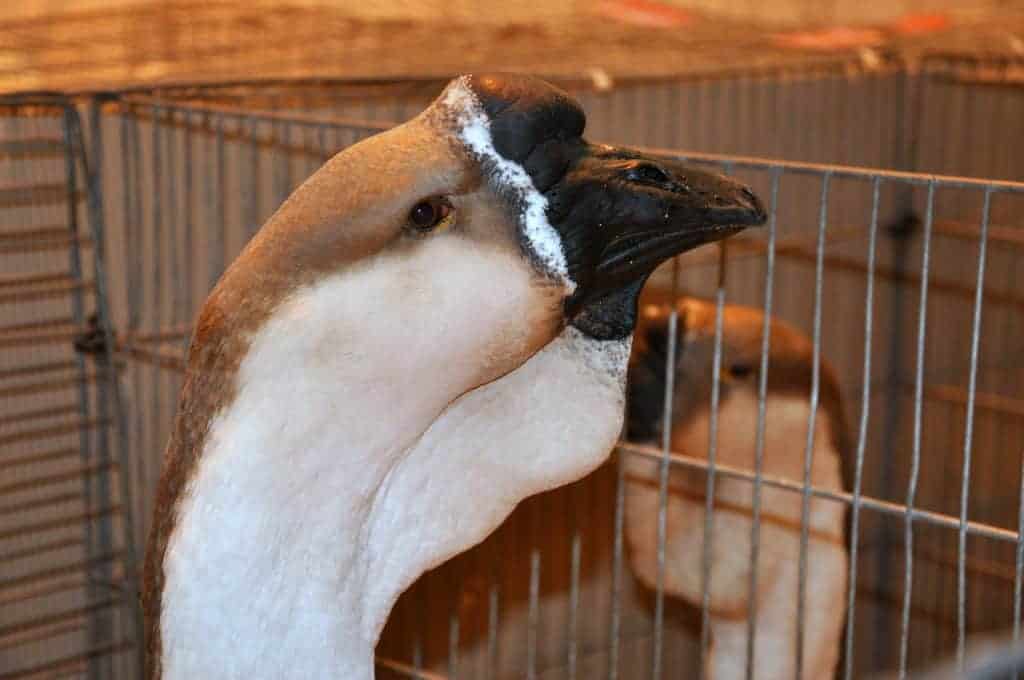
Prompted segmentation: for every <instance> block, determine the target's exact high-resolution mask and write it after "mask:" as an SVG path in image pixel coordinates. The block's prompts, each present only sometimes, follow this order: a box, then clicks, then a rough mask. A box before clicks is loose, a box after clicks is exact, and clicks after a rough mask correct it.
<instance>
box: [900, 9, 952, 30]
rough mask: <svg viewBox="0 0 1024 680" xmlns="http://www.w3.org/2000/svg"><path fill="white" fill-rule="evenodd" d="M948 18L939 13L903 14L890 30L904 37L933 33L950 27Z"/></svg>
mask: <svg viewBox="0 0 1024 680" xmlns="http://www.w3.org/2000/svg"><path fill="white" fill-rule="evenodd" d="M951 24H952V22H951V21H950V19H949V16H947V15H945V14H942V13H940V12H921V13H917V14H904V15H903V16H902V17H900V18H899V19H897V20H896V21H895V22H894V23H893V24H892V30H894V31H896V32H897V33H902V34H904V35H918V34H921V33H934V32H936V31H942V30H945V29H947V28H949V27H950V25H951Z"/></svg>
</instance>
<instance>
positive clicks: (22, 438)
mask: <svg viewBox="0 0 1024 680" xmlns="http://www.w3.org/2000/svg"><path fill="white" fill-rule="evenodd" d="M110 423H111V421H110V419H109V418H88V419H85V420H76V421H74V422H71V423H61V424H60V425H54V426H52V427H39V428H35V429H32V430H22V431H21V432H12V433H11V434H7V435H4V436H2V437H0V446H9V445H11V444H20V443H22V442H27V441H36V440H39V439H50V438H52V437H59V436H61V435H65V434H71V433H76V432H80V431H81V430H92V429H95V428H97V427H105V426H107V425H110Z"/></svg>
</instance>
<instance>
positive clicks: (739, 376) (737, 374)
mask: <svg viewBox="0 0 1024 680" xmlns="http://www.w3.org/2000/svg"><path fill="white" fill-rule="evenodd" d="M753 372H754V367H753V366H751V365H750V364H733V365H731V366H729V376H730V377H732V378H735V379H736V380H743V379H744V378H746V377H747V376H749V375H751V374H752V373H753Z"/></svg>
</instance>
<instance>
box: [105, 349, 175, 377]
mask: <svg viewBox="0 0 1024 680" xmlns="http://www.w3.org/2000/svg"><path fill="white" fill-rule="evenodd" d="M116 353H117V355H118V356H121V357H126V358H129V359H138V360H139V361H141V362H143V363H146V364H151V365H154V366H158V367H160V368H167V369H170V370H172V371H177V372H184V371H185V368H186V363H185V354H184V351H178V352H175V351H173V350H161V349H148V348H144V347H138V346H133V345H121V346H120V347H118V348H117V351H116Z"/></svg>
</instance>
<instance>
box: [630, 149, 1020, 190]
mask: <svg viewBox="0 0 1024 680" xmlns="http://www.w3.org/2000/svg"><path fill="white" fill-rule="evenodd" d="M639 150H640V151H643V152H645V153H649V154H652V155H657V156H662V157H666V158H673V159H676V160H682V161H699V162H707V163H714V164H716V165H730V166H731V167H732V168H733V169H737V168H746V169H750V170H775V169H778V170H782V171H783V172H790V173H793V174H809V175H824V174H831V175H832V176H833V177H842V178H845V179H861V180H865V181H869V180H874V179H876V178H881V179H886V180H891V181H895V182H899V183H903V184H911V185H914V186H927V185H929V184H934V185H935V187H936V188H956V189H978V190H986V189H988V190H991V191H993V192H995V193H1024V182H1011V181H1008V180H984V179H975V178H973V177H957V176H953V175H949V176H947V175H934V174H928V173H921V172H907V171H904V170H884V169H882V168H860V167H855V166H850V165H835V164H830V163H807V162H801V161H783V160H773V159H770V158H757V157H754V156H731V155H728V154H716V153H703V152H697V151H676V150H673V149H659V148H651V147H646V148H644V147H641V148H640V149H639Z"/></svg>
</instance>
